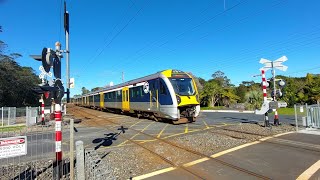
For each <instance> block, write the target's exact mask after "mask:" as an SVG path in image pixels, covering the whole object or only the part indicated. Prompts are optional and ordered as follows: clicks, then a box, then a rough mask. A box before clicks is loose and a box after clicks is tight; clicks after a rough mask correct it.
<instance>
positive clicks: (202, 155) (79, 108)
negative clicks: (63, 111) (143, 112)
mask: <svg viewBox="0 0 320 180" xmlns="http://www.w3.org/2000/svg"><path fill="white" fill-rule="evenodd" d="M75 108H76V109H78V110H79V111H77V112H75V111H74V110H72V112H75V113H77V114H80V115H81V116H83V117H87V116H88V115H89V116H93V117H94V118H95V120H104V121H108V122H109V123H111V124H114V125H119V126H121V124H120V123H116V122H114V121H112V120H111V119H109V118H106V117H105V118H103V117H99V116H97V115H96V114H94V113H90V112H88V111H83V110H86V109H85V108H82V107H75ZM95 123H96V125H98V126H101V125H102V124H99V123H97V122H95ZM106 128H107V129H109V130H110V131H113V132H114V130H112V129H111V128H109V127H106ZM128 129H130V130H132V131H135V132H137V133H140V134H143V135H145V136H148V137H152V138H154V139H157V140H158V141H160V142H163V143H165V144H169V145H171V146H173V147H176V148H178V149H181V150H183V151H186V152H189V153H191V154H194V155H197V156H200V157H202V158H208V159H209V160H212V161H215V162H218V163H220V164H222V165H225V166H227V167H230V168H232V169H236V170H238V171H241V172H243V173H246V174H249V175H251V176H254V177H257V178H260V179H270V178H269V177H266V176H263V175H260V174H257V173H255V172H252V171H250V170H247V169H244V168H241V167H238V166H235V165H233V164H230V163H228V162H225V161H222V160H219V159H217V158H213V157H211V156H208V155H205V154H203V153H200V152H198V151H194V150H192V149H189V148H185V147H181V146H179V145H177V144H175V143H173V142H170V141H167V140H164V139H161V138H158V137H156V136H153V135H150V134H147V133H144V132H142V131H139V130H136V129H134V128H128ZM121 137H123V138H124V139H126V140H128V141H129V142H132V143H134V144H135V145H137V146H139V147H142V148H143V149H145V150H147V151H149V152H150V153H152V154H154V155H156V156H158V157H159V158H161V159H162V160H164V161H165V162H167V163H168V164H170V165H172V166H174V167H176V168H180V169H183V170H185V171H187V172H189V173H191V174H193V175H194V176H196V177H198V178H200V179H204V178H203V177H201V175H199V174H198V173H196V172H192V171H190V170H188V169H187V168H185V167H184V166H183V165H182V166H181V165H180V166H179V165H177V164H176V163H174V162H172V161H170V160H168V159H167V158H166V157H164V156H162V155H160V154H158V153H156V152H154V151H152V150H151V149H149V148H147V147H146V146H143V145H142V144H140V143H138V142H136V141H134V140H132V139H130V138H128V137H126V136H125V135H123V134H121Z"/></svg>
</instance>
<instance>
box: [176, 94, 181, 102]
mask: <svg viewBox="0 0 320 180" xmlns="http://www.w3.org/2000/svg"><path fill="white" fill-rule="evenodd" d="M176 97H177V103H178V104H180V103H181V98H180V96H178V95H176Z"/></svg>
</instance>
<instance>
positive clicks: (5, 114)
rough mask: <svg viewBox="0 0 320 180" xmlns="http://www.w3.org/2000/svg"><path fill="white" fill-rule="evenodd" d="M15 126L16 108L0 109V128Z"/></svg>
mask: <svg viewBox="0 0 320 180" xmlns="http://www.w3.org/2000/svg"><path fill="white" fill-rule="evenodd" d="M14 124H16V108H15V107H2V108H1V126H10V125H14Z"/></svg>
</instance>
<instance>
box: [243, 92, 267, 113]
mask: <svg viewBox="0 0 320 180" xmlns="http://www.w3.org/2000/svg"><path fill="white" fill-rule="evenodd" d="M245 97H246V107H247V108H248V109H260V107H261V105H262V101H263V97H262V91H257V90H254V91H249V92H247V94H246V96H245Z"/></svg>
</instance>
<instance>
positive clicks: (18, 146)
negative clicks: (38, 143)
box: [0, 136, 27, 159]
mask: <svg viewBox="0 0 320 180" xmlns="http://www.w3.org/2000/svg"><path fill="white" fill-rule="evenodd" d="M26 154H27V136H16V137H8V138H0V159H2V158H9V157H16V156H22V155H26Z"/></svg>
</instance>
